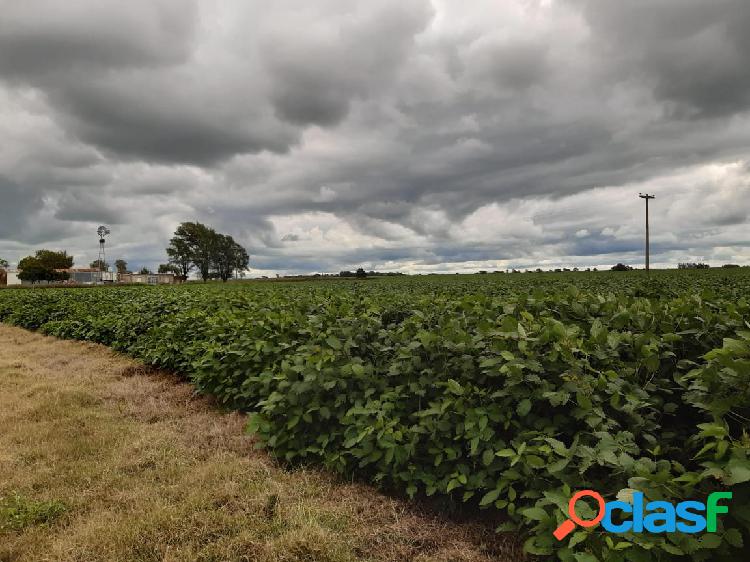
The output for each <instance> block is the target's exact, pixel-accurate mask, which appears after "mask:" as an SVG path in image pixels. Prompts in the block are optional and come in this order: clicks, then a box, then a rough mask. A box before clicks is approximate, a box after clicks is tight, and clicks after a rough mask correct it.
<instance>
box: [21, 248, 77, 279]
mask: <svg viewBox="0 0 750 562" xmlns="http://www.w3.org/2000/svg"><path fill="white" fill-rule="evenodd" d="M71 267H73V256H69V255H68V253H67V252H64V251H63V252H54V251H52V250H38V251H37V252H36V254H35V255H33V256H27V257H25V258H23V259H22V260H21V261H20V262H18V269H20V270H21V272H20V273H19V274H18V278H19V279H21V280H22V281H30V282H31V283H32V284H33V283H38V282H40V281H48V282H56V281H65V280H66V279H69V278H70V276H69V275H68V273H67V272H66V271H62V270H65V269H70V268H71Z"/></svg>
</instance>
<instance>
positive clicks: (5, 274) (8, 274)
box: [0, 269, 21, 287]
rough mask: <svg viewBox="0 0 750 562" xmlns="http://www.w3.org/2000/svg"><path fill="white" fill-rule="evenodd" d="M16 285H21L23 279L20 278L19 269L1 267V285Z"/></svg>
mask: <svg viewBox="0 0 750 562" xmlns="http://www.w3.org/2000/svg"><path fill="white" fill-rule="evenodd" d="M14 285H21V280H20V279H19V278H18V271H17V270H15V269H0V287H5V286H8V287H11V286H14Z"/></svg>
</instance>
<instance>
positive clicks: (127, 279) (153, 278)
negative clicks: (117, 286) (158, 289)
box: [118, 273, 175, 285]
mask: <svg viewBox="0 0 750 562" xmlns="http://www.w3.org/2000/svg"><path fill="white" fill-rule="evenodd" d="M118 277H119V279H118V281H119V282H120V283H140V284H143V285H172V284H174V283H175V275H174V273H120V274H119V276H118Z"/></svg>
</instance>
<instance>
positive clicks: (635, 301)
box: [0, 271, 750, 562]
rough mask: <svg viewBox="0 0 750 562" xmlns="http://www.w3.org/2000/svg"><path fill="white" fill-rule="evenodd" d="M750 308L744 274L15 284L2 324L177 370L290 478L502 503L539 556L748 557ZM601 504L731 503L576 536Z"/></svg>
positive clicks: (0, 305) (580, 560) (4, 297)
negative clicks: (324, 476)
mask: <svg viewBox="0 0 750 562" xmlns="http://www.w3.org/2000/svg"><path fill="white" fill-rule="evenodd" d="M748 295H750V276H749V275H748V273H747V272H745V271H741V272H732V273H731V274H725V273H720V272H713V271H709V272H697V273H696V272H687V273H685V272H671V273H661V274H655V275H654V276H653V279H652V280H646V279H645V278H644V277H642V276H640V275H638V274H624V275H617V274H614V273H612V274H610V273H602V274H580V275H574V274H569V275H545V274H542V275H531V274H519V275H512V274H511V275H497V274H496V275H492V274H488V275H482V276H479V275H478V276H472V277H464V276H461V277H453V276H450V277H449V276H445V277H424V278H405V279H400V278H395V279H378V280H371V281H363V282H319V283H289V284H285V283H246V284H234V285H229V286H224V287H217V286H212V285H207V286H195V285H190V286H185V287H163V288H150V287H122V288H92V289H56V290H36V291H29V290H5V291H0V321H3V322H8V323H12V324H17V325H20V326H23V327H26V328H30V329H40V330H42V331H43V332H45V333H48V334H52V335H56V336H59V337H65V338H75V339H83V340H89V341H95V342H100V343H103V344H105V345H109V346H111V347H113V348H115V349H117V350H120V351H123V352H126V353H129V354H131V355H134V356H136V357H139V358H141V359H142V360H144V361H146V362H147V363H149V364H152V365H156V366H159V367H164V368H168V369H171V370H174V371H176V372H179V373H181V374H182V375H183V376H185V377H187V378H189V379H190V380H191V381H192V383H193V384H194V385H195V386H196V388H197V389H198V390H199V391H200V392H203V393H206V394H210V395H213V396H215V397H216V398H217V399H218V400H219V401H220V402H222V403H223V404H225V405H227V406H228V407H232V408H237V409H241V410H245V411H248V412H252V416H251V422H250V429H251V430H252V431H254V432H256V433H257V434H258V435H259V436H260V438H261V440H262V442H263V443H264V444H265V445H266V446H267V447H268V448H269V449H270V450H271V451H272V452H273V453H274V454H275V455H277V456H278V457H279V458H281V459H284V460H286V461H288V462H290V463H308V462H314V463H322V464H323V465H325V466H327V467H329V468H331V469H333V470H336V471H339V472H341V473H344V474H347V475H348V476H355V477H361V478H367V479H369V480H371V481H373V482H376V483H378V484H380V485H382V486H384V487H387V488H389V489H395V490H401V491H404V492H406V493H407V494H409V495H411V496H415V495H427V496H432V495H438V496H442V497H445V498H448V499H450V501H458V502H461V501H463V502H469V503H470V504H472V505H474V506H478V507H480V508H483V509H488V510H499V511H500V512H501V513H502V514H503V515H504V516H505V519H506V523H504V524H503V525H502V527H501V528H502V529H507V530H511V529H514V530H515V529H521V530H522V531H523V532H524V533H526V535H527V536H528V539H527V541H526V549H527V551H528V552H530V553H532V554H537V555H541V556H551V555H556V556H557V557H558V558H559V559H561V560H563V561H568V560H571V561H577V562H589V561H594V560H612V561H618V560H623V561H624V560H636V561H639V560H642V561H652V560H671V559H673V558H674V559H681V558H685V557H687V558H689V559H692V560H720V559H724V560H738V559H742V556H743V555H742V553H743V552H744V553H745V558H747V553H748V544H750V437H749V436H748V430H749V428H750V323H748V320H750V300H749V299H748ZM582 489H594V490H596V491H598V492H600V493H601V494H602V495H604V496H605V498H608V499H614V498H615V496H618V495H620V496H622V495H623V494H625V495H627V494H628V493H630V492H631V491H632V490H639V491H642V492H644V493H645V494H646V496H647V497H648V498H649V499H654V500H656V499H666V500H669V501H673V502H679V501H682V500H684V499H695V500H699V501H701V500H705V498H706V497H707V496H708V494H710V493H711V492H713V491H731V492H732V493H733V500H732V502H731V506H730V510H729V513H728V514H727V515H723V516H722V517H721V518H720V524H719V529H718V531H717V532H716V533H707V534H703V535H688V534H681V533H672V534H667V535H650V534H633V533H626V534H617V535H613V534H607V533H605V532H604V531H603V530H602V529H601V528H599V527H595V528H593V529H589V530H585V529H579V530H577V531H576V532H574V533H572V534H571V535H569V536H568V538H566V539H565V540H564V541H562V542H560V543H558V542H557V541H556V540H555V539H554V538H553V536H552V531H553V530H554V529H555V528H556V527H557V526H558V525H559V524H560V523H561V522H562V521H563V520H564V519H565V518H566V513H567V502H568V499H569V498H570V496H571V495H572V494H573V493H574V492H575V491H576V490H582ZM579 506H580V507H579V513H580V514H581V515H582V516H585V515H586V507H585V506H584V505H583V504H579Z"/></svg>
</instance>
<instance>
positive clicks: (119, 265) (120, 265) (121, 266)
mask: <svg viewBox="0 0 750 562" xmlns="http://www.w3.org/2000/svg"><path fill="white" fill-rule="evenodd" d="M115 269H117V273H127V272H128V262H126V261H125V260H117V261H115Z"/></svg>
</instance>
